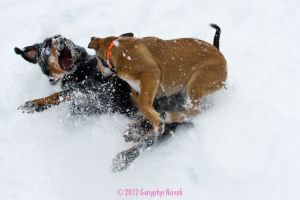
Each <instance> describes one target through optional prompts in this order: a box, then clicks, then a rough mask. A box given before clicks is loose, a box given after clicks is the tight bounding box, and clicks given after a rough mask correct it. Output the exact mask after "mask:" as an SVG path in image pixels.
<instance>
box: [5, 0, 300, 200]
mask: <svg viewBox="0 0 300 200" xmlns="http://www.w3.org/2000/svg"><path fill="white" fill-rule="evenodd" d="M299 8H300V3H299V1H297V0H261V1H238V0H227V1H211V0H201V1H200V0H189V1H188V0H185V1H183V0H182V1H180V0H172V1H171V0H169V1H162V0H151V1H150V0H148V1H142V0H133V1H122V0H120V1H116V0H110V1H104V0H103V1H92V0H90V1H82V2H79V1H78V2H75V1H71V0H70V1H61V0H52V1H46V0H26V1H25V0H23V1H21V0H1V2H0V24H1V26H0V38H1V39H0V41H1V46H0V55H1V58H2V59H1V61H2V67H1V73H0V80H1V84H0V91H2V92H1V96H0V113H1V114H0V200H38V199H39V200H40V199H43V200H99V199H107V200H110V199H128V200H129V199H130V200H131V199H139V200H140V199H147V198H145V197H130V198H121V197H118V196H117V194H116V190H117V189H118V188H123V189H124V188H137V189H144V190H156V188H158V189H164V188H170V189H179V188H181V189H182V190H183V192H184V194H183V197H178V198H174V197H173V198H169V199H184V200H194V199H200V200H201V199H205V200H221V199H222V200H225V199H228V200H234V199H237V200H240V199H246V200H248V199H249V200H250V199H272V200H277V199H278V200H279V199H280V200H294V199H295V200H296V199H300V191H299V188H300V160H299V155H298V154H299V153H300V145H299V144H300V134H299V128H300V125H299V122H300V106H299V102H300V94H299V91H300V79H299V75H300V66H299V64H300V62H299V61H300V57H299V50H300V49H299V44H300V37H299V35H300V28H299V27H300V21H299V19H300V12H299V11H300V10H299ZM210 22H214V23H217V24H218V25H220V26H221V28H222V35H221V50H222V52H223V53H224V55H225V57H226V58H227V61H228V68H229V77H228V90H227V91H223V92H220V93H218V94H216V95H213V96H212V97H211V100H210V101H211V102H212V103H213V106H212V107H211V108H210V109H208V110H207V111H206V112H205V113H203V114H202V115H201V116H199V117H197V118H195V119H194V120H193V122H194V127H193V128H190V129H187V130H179V131H178V132H177V134H176V136H175V137H173V138H170V139H169V140H168V141H166V142H164V143H162V144H160V145H158V146H157V148H154V149H152V150H150V151H147V152H145V153H144V154H143V155H142V156H141V157H140V158H138V159H137V160H136V161H135V162H134V165H133V166H132V167H130V168H129V169H128V170H126V171H124V172H122V173H118V174H113V173H111V172H110V170H109V166H110V163H111V159H112V158H113V157H114V156H115V154H116V153H118V152H119V151H121V150H123V149H125V148H127V147H128V146H130V145H129V144H126V143H125V142H124V141H123V138H122V137H121V132H122V131H123V130H124V129H125V127H126V125H127V123H128V120H127V119H126V118H124V117H122V116H120V115H106V116H100V117H99V116H94V117H88V118H70V117H68V113H69V111H68V104H63V105H61V106H59V107H53V108H51V109H49V110H48V111H46V112H44V113H38V114H33V115H29V114H22V113H20V112H19V111H18V110H16V108H17V107H18V106H19V105H20V104H21V103H23V102H24V101H26V100H29V99H32V98H37V97H42V96H45V95H48V94H50V93H51V92H54V91H57V90H58V88H54V87H51V86H49V84H48V81H47V79H46V77H44V76H42V74H41V72H40V69H39V68H38V66H34V65H32V64H29V63H26V62H25V61H24V60H23V59H21V58H20V57H18V56H16V55H15V54H14V52H13V47H14V46H19V47H24V46H26V45H31V44H33V43H35V42H40V41H42V40H43V39H44V38H45V37H47V36H52V35H54V34H57V33H61V34H63V35H64V36H66V37H68V38H70V39H72V40H73V41H74V42H75V43H77V44H79V45H81V46H84V47H86V46H87V44H88V42H89V40H90V37H91V36H107V35H118V34H121V33H124V32H128V31H132V32H134V33H135V34H136V36H138V37H139V36H140V37H142V36H148V35H155V36H159V37H161V38H166V39H167V38H177V37H197V38H201V39H204V40H206V41H210V42H211V41H212V39H213V34H214V30H213V29H211V28H210V27H209V26H208V24H209V23H210ZM89 52H90V53H93V52H92V51H89ZM148 199H155V198H148ZM157 199H158V198H157ZM160 199H168V198H166V197H164V198H160Z"/></svg>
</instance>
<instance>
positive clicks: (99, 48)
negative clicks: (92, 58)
mask: <svg viewBox="0 0 300 200" xmlns="http://www.w3.org/2000/svg"><path fill="white" fill-rule="evenodd" d="M124 37H134V34H133V33H124V34H122V35H120V36H119V37H116V36H110V37H106V38H97V37H92V38H91V41H90V43H89V45H88V48H90V49H94V50H95V51H96V58H97V62H98V64H97V69H98V70H99V71H100V72H101V74H102V75H103V76H105V77H108V76H111V75H112V74H114V72H113V71H112V69H110V67H109V66H108V65H107V64H106V62H105V60H106V50H107V47H108V46H109V44H110V43H111V42H112V41H114V40H116V39H118V38H124ZM115 45H116V46H118V43H117V44H115Z"/></svg>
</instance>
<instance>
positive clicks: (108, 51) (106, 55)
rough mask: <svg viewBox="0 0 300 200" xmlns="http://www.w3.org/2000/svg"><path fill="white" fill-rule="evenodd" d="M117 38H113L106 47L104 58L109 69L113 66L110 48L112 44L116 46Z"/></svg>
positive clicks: (112, 68)
mask: <svg viewBox="0 0 300 200" xmlns="http://www.w3.org/2000/svg"><path fill="white" fill-rule="evenodd" d="M118 43H119V42H118V39H116V40H113V41H112V42H111V43H110V44H109V45H108V47H107V49H106V54H105V59H106V64H107V66H108V67H109V68H110V69H111V70H114V66H113V63H112V61H111V57H110V56H111V50H112V48H113V47H114V46H116V44H118Z"/></svg>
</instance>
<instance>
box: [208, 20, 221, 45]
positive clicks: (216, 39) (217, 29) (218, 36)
mask: <svg viewBox="0 0 300 200" xmlns="http://www.w3.org/2000/svg"><path fill="white" fill-rule="evenodd" d="M210 26H211V27H212V28H214V29H216V33H215V37H214V46H215V47H216V48H217V49H219V45H220V35H221V28H220V27H219V26H218V25H217V24H210Z"/></svg>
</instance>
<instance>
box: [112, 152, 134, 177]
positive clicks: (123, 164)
mask: <svg viewBox="0 0 300 200" xmlns="http://www.w3.org/2000/svg"><path fill="white" fill-rule="evenodd" d="M138 156H139V150H138V149H137V148H131V149H128V150H125V151H122V152H121V153H119V154H117V156H116V158H114V159H113V161H112V166H111V170H112V172H115V173H116V172H120V171H122V170H124V169H126V168H127V167H128V166H129V164H130V163H131V162H132V161H133V160H134V159H136V158H137V157H138Z"/></svg>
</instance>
